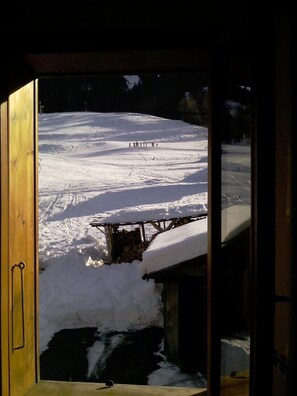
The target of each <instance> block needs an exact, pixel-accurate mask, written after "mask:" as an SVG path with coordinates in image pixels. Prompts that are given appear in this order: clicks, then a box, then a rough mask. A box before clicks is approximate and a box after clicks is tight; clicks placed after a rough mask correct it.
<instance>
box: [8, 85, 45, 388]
mask: <svg viewBox="0 0 297 396" xmlns="http://www.w3.org/2000/svg"><path fill="white" fill-rule="evenodd" d="M36 92H37V87H36V83H35V82H34V81H32V82H29V83H27V84H26V85H24V86H23V87H21V88H19V89H17V90H15V91H14V92H13V93H11V94H9V95H8V100H7V101H6V102H4V103H2V104H1V345H2V347H1V355H2V356H1V362H2V367H1V371H2V394H5V395H9V396H22V395H24V394H25V393H26V392H27V391H28V389H30V388H31V387H32V385H33V384H34V383H35V382H36V381H37V377H38V372H37V371H38V369H37V368H38V364H37V343H36V337H37V317H38V316H37V315H36V312H37V307H36V301H37V298H36V296H37V253H36V251H37V249H36V246H37V226H36V225H37V221H36V220H37V199H36V197H37V194H36V193H37V182H36V180H37V176H36V155H37V150H36V140H35V139H36V138H35V137H36V133H35V129H36V115H35V108H36V107H35V101H36Z"/></svg>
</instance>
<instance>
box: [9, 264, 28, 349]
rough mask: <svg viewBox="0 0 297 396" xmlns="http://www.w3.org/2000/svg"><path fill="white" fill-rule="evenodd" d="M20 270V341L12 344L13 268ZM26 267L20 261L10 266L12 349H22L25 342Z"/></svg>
mask: <svg viewBox="0 0 297 396" xmlns="http://www.w3.org/2000/svg"><path fill="white" fill-rule="evenodd" d="M17 268H18V269H19V270H20V278H21V321H22V341H21V342H20V343H19V344H18V345H15V344H14V325H15V323H14V321H15V318H14V311H15V306H14V281H15V276H16V275H15V269H17ZM25 268H26V264H25V263H24V262H23V261H21V262H20V263H19V264H14V265H13V266H12V268H11V294H12V311H11V326H12V351H15V350H16V349H22V348H24V347H25V344H26V337H25V295H24V269H25Z"/></svg>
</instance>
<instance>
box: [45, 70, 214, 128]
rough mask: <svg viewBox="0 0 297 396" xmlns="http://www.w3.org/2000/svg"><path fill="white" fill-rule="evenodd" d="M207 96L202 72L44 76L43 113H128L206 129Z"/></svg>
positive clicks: (206, 87) (205, 82) (204, 77)
mask: <svg viewBox="0 0 297 396" xmlns="http://www.w3.org/2000/svg"><path fill="white" fill-rule="evenodd" d="M131 77H134V80H133V81H134V83H133V84H131V80H132V79H131ZM207 94H208V86H207V79H206V76H205V75H204V74H201V73H164V74H152V73H149V74H138V75H137V76H124V75H120V74H99V75H88V76H75V77H73V76H71V77H70V76H69V77H42V78H40V79H39V112H40V113H41V112H43V113H52V112H67V111H94V112H127V111H128V112H137V113H142V114H150V115H155V116H158V117H164V118H169V119H177V120H183V121H185V122H188V123H190V124H195V125H202V126H206V125H207V112H208V106H207V100H208V99H207Z"/></svg>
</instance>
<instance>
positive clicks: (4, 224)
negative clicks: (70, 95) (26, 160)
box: [0, 102, 9, 395]
mask: <svg viewBox="0 0 297 396" xmlns="http://www.w3.org/2000/svg"><path fill="white" fill-rule="evenodd" d="M7 122H8V121H7V102H3V103H2V104H1V116H0V130H1V142H0V148H1V168H0V169H1V177H0V180H1V184H0V191H1V194H0V197H1V214H0V220H1V249H0V253H1V267H0V271H1V272H0V280H1V287H0V291H1V297H0V302H1V309H0V312H1V379H0V383H1V388H0V394H1V395H8V394H9V360H8V356H9V351H8V342H7V340H8V339H9V334H8V328H9V323H8V318H9V301H8V291H7V285H8V282H9V267H8V202H9V198H8V183H7V181H8V141H7V137H8V133H7V130H8V126H7ZM5 285H6V287H5Z"/></svg>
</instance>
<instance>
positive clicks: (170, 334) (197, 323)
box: [141, 205, 250, 374]
mask: <svg viewBox="0 0 297 396" xmlns="http://www.w3.org/2000/svg"><path fill="white" fill-rule="evenodd" d="M226 218H228V220H229V221H228V224H226V222H225V221H224V219H226ZM230 218H231V219H232V220H231V221H230ZM249 232H250V208H249V206H244V205H235V206H232V207H229V208H226V209H224V210H223V211H222V249H221V277H222V279H223V282H224V285H225V287H224V288H223V289H222V293H223V294H224V301H225V302H226V301H227V302H228V305H229V306H232V310H231V311H230V309H229V308H230V307H227V308H228V309H224V307H222V309H221V316H222V323H224V325H223V326H222V329H223V332H225V333H226V334H227V333H228V334H229V332H230V329H233V330H234V329H236V330H237V331H238V334H240V333H241V332H242V331H243V330H244V329H245V328H246V326H247V318H248V312H247V310H246V308H245V307H246V306H247V301H248V297H249V296H248V295H247V289H246V286H245V285H246V284H247V282H246V280H247V277H248V276H249V268H248V265H247V259H246V258H248V254H247V252H248V249H249V244H250V237H249ZM183 258H184V259H183ZM206 265H207V217H204V218H200V220H198V221H196V222H195V223H192V224H186V225H183V226H181V227H179V228H178V229H175V230H170V231H168V232H167V233H166V234H162V235H158V236H157V237H156V238H155V239H154V240H153V241H152V243H151V244H150V246H149V248H148V250H147V251H146V252H144V255H143V262H142V264H141V270H142V276H143V279H154V280H155V282H156V283H162V284H163V296H162V297H163V299H162V300H163V313H164V317H163V318H164V330H165V336H164V337H165V339H164V347H165V353H166V355H167V356H168V358H169V359H170V360H171V361H173V362H174V363H176V364H177V365H178V366H179V367H180V368H181V370H184V371H186V372H200V373H204V374H205V370H206V323H205V317H206V316H205V310H206ZM222 300H223V299H222ZM230 313H231V314H230ZM238 334H236V333H234V337H238ZM247 369H248V367H247Z"/></svg>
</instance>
